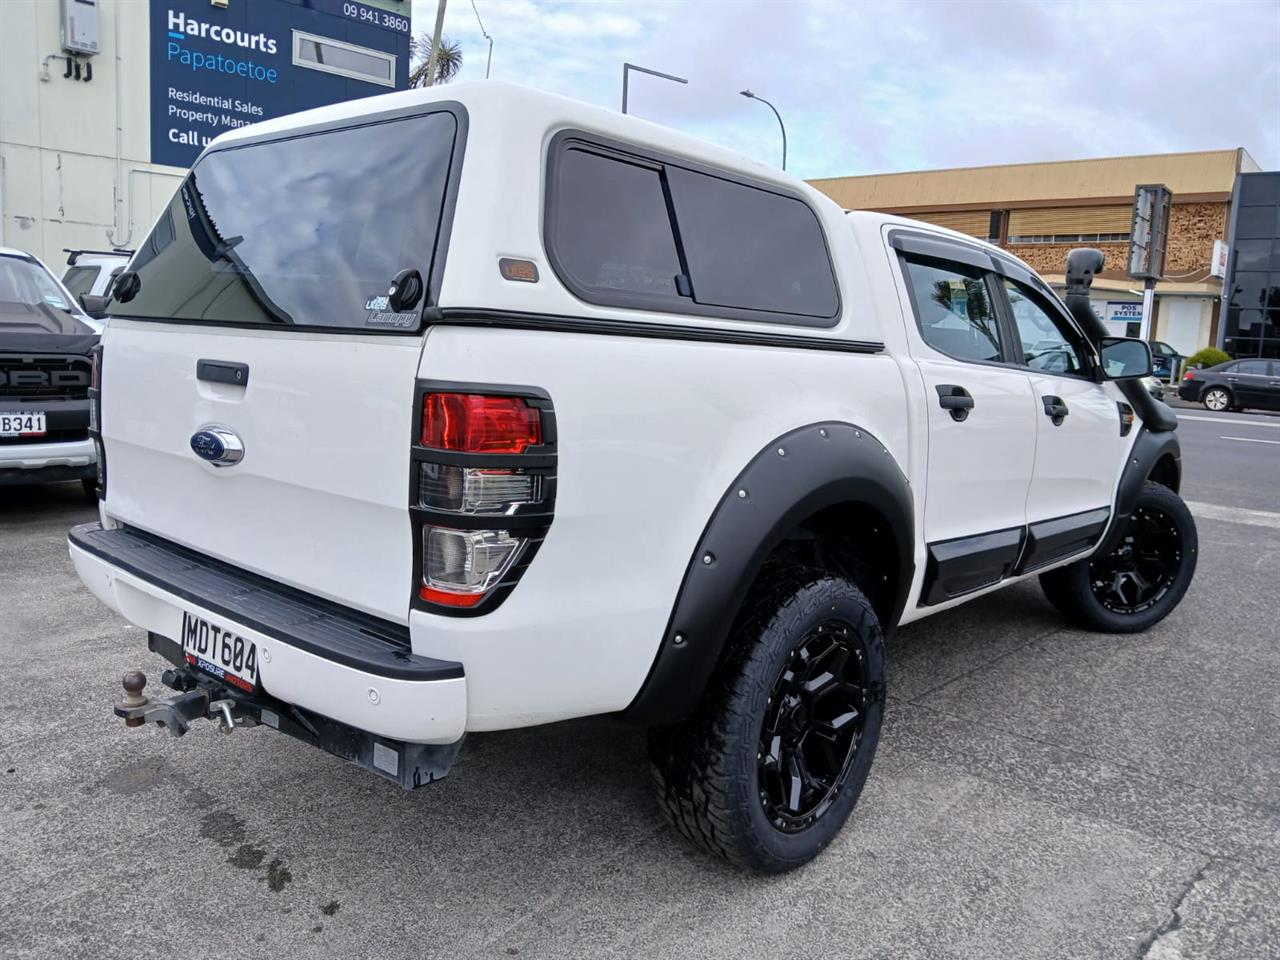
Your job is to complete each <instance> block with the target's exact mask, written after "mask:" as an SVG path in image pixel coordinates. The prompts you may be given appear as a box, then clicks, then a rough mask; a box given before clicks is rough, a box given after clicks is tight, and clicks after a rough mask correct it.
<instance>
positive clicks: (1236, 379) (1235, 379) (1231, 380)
mask: <svg viewBox="0 0 1280 960" xmlns="http://www.w3.org/2000/svg"><path fill="white" fill-rule="evenodd" d="M1239 382H1240V378H1239V377H1227V383H1239Z"/></svg>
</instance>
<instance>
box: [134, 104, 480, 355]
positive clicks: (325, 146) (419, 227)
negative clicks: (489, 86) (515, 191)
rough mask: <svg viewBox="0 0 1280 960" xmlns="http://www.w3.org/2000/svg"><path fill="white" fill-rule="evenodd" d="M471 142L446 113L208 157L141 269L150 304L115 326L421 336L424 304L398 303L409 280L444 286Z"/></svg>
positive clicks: (139, 262)
mask: <svg viewBox="0 0 1280 960" xmlns="http://www.w3.org/2000/svg"><path fill="white" fill-rule="evenodd" d="M457 140H458V120H457V118H456V117H455V116H454V115H453V114H452V113H450V112H444V111H441V112H435V113H430V114H423V115H418V116H413V117H407V118H403V119H396V120H387V121H383V122H380V123H371V124H365V125H362V126H358V127H342V128H338V129H332V130H325V131H321V132H318V133H312V134H307V135H304V136H298V137H292V138H289V139H285V140H271V141H264V142H258V143H251V144H248V145H245V146H242V147H232V148H228V149H224V150H217V151H214V152H212V153H209V154H206V155H205V156H204V157H202V158H201V159H200V160H199V161H198V162H197V163H196V165H195V167H194V168H192V170H191V173H190V174H188V176H187V178H186V179H185V180H184V181H183V183H182V186H181V187H180V188H179V190H178V193H177V195H176V196H175V197H174V198H173V201H172V202H171V203H170V204H169V207H168V208H167V209H166V210H165V212H164V214H163V215H162V216H161V217H160V220H159V222H158V223H157V224H156V227H155V229H154V230H153V231H152V233H151V236H150V237H148V238H147V241H146V242H145V243H144V244H143V245H142V247H141V248H139V250H138V252H137V254H136V255H135V256H134V258H133V261H132V262H131V264H130V269H132V270H134V271H136V272H137V274H138V279H139V281H140V286H139V289H138V292H137V294H136V295H135V296H134V297H133V298H132V299H131V300H129V301H128V302H125V303H121V302H118V301H113V302H112V304H111V307H110V311H109V312H110V313H111V315H113V316H127V317H134V318H141V319H148V320H171V321H186V322H193V323H225V324H234V325H236V326H245V325H259V324H261V325H289V326H297V327H323V328H330V329H332V328H338V329H344V330H353V331H381V332H397V333H411V332H416V331H417V330H418V329H419V326H420V320H421V309H422V306H423V305H424V303H423V302H419V304H418V305H417V307H415V308H414V310H413V311H412V312H404V313H396V312H394V311H392V310H391V309H390V308H389V306H388V305H387V300H386V294H387V289H388V287H389V286H390V285H391V281H392V279H393V278H394V277H395V276H396V274H397V273H399V272H400V271H401V270H405V269H414V270H417V271H419V272H420V273H421V274H422V277H423V280H424V282H426V283H427V284H428V286H429V287H430V286H431V284H430V278H431V270H432V265H433V262H437V261H439V262H442V247H443V239H438V238H439V237H440V232H441V220H442V215H443V212H444V210H445V207H446V197H447V194H448V191H449V184H450V172H451V167H452V166H453V165H455V164H456V163H457V162H458V160H457V159H456V156H455V143H456V141H457ZM423 299H424V301H425V299H426V298H425V297H424V298H423Z"/></svg>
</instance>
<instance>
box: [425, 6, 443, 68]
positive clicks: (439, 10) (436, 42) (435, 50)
mask: <svg viewBox="0 0 1280 960" xmlns="http://www.w3.org/2000/svg"><path fill="white" fill-rule="evenodd" d="M445 3H446V0H437V2H436V32H435V34H434V35H433V36H432V37H431V56H429V57H427V82H426V84H425V86H428V87H430V86H434V85H435V82H436V61H437V60H438V59H439V58H440V35H441V34H442V33H444V5H445Z"/></svg>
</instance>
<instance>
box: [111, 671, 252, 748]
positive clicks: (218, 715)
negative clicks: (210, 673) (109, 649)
mask: <svg viewBox="0 0 1280 960" xmlns="http://www.w3.org/2000/svg"><path fill="white" fill-rule="evenodd" d="M161 680H162V682H163V683H164V684H165V686H167V687H172V688H173V689H174V690H177V691H179V693H178V695H177V696H176V697H173V698H171V699H169V700H157V701H154V702H152V701H151V700H150V699H149V698H148V697H146V696H145V695H144V694H143V692H142V690H143V688H144V687H146V685H147V675H146V674H145V673H143V672H142V671H141V670H130V671H129V672H128V673H126V674H125V675H124V679H122V680H121V681H120V684H121V686H123V687H124V696H123V697H121V698H120V702H119V703H117V704H116V705H115V708H114V711H113V712H114V713H115V715H116V716H117V717H123V718H124V725H125V726H126V727H140V726H142V725H143V724H144V723H154V724H156V726H159V727H163V728H164V729H166V730H168V731H169V732H170V733H171V734H173V735H174V736H175V737H180V736H182V735H183V734H184V733H186V732H187V730H188V729H189V728H190V726H191V723H192V721H194V720H202V719H203V720H212V721H214V722H215V723H217V724H218V728H219V729H220V730H221V731H222V732H223V733H231V731H233V730H235V728H236V727H252V726H257V724H258V719H257V718H256V717H253V716H251V715H250V714H248V713H247V712H246V711H245V710H244V709H243V708H242V707H241V706H240V705H239V704H238V703H237V702H236V701H234V700H230V699H214V697H213V696H212V695H211V694H210V692H209V690H208V689H207V688H206V687H203V686H201V685H199V684H198V683H196V681H195V680H194V679H193V678H192V677H191V676H190V674H187V673H182V672H179V671H177V670H166V671H165V672H164V676H163V677H162V678H161Z"/></svg>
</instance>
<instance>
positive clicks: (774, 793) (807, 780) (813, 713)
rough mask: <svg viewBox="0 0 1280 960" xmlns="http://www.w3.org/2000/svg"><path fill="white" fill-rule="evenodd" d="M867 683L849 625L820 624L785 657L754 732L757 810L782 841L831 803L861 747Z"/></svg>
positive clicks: (863, 660)
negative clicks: (757, 739)
mask: <svg viewBox="0 0 1280 960" xmlns="http://www.w3.org/2000/svg"><path fill="white" fill-rule="evenodd" d="M869 700H870V681H869V679H868V676H867V655H866V653H865V652H864V650H863V648H862V644H861V643H860V642H859V641H858V639H857V638H856V637H855V636H854V635H853V634H852V632H851V631H850V628H849V625H848V624H846V623H842V622H840V621H838V620H828V621H826V622H824V623H821V624H819V625H818V626H817V627H815V628H814V629H813V630H812V631H811V632H810V633H809V634H808V635H807V636H806V637H805V638H804V640H802V641H801V642H800V644H799V645H798V646H797V647H796V648H795V649H794V650H793V651H792V652H791V656H790V657H789V658H788V660H787V664H786V667H785V668H784V669H783V671H782V674H781V675H780V676H779V677H778V681H777V683H775V684H774V687H773V692H772V694H771V695H770V697H769V700H768V706H767V708H766V711H765V718H764V724H763V727H762V729H761V732H760V749H759V753H758V758H759V760H758V768H759V779H760V803H761V805H762V806H763V807H764V811H765V814H766V816H768V818H769V820H770V822H771V823H772V824H773V825H774V826H775V827H777V828H778V829H779V830H782V831H784V832H786V833H794V832H796V831H799V830H803V829H805V828H806V827H808V826H810V825H811V824H812V823H813V822H814V821H815V820H817V819H818V818H819V817H820V816H822V814H823V813H825V812H826V810H827V808H828V807H830V806H831V804H832V803H833V802H834V801H835V799H836V797H837V795H838V794H839V792H840V789H841V787H842V785H843V783H844V780H845V776H846V774H847V773H848V771H849V768H850V767H851V766H852V762H853V757H854V754H855V753H856V752H857V750H858V745H859V743H860V742H861V740H862V732H863V725H864V723H865V719H866V714H867V706H868V702H869Z"/></svg>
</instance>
